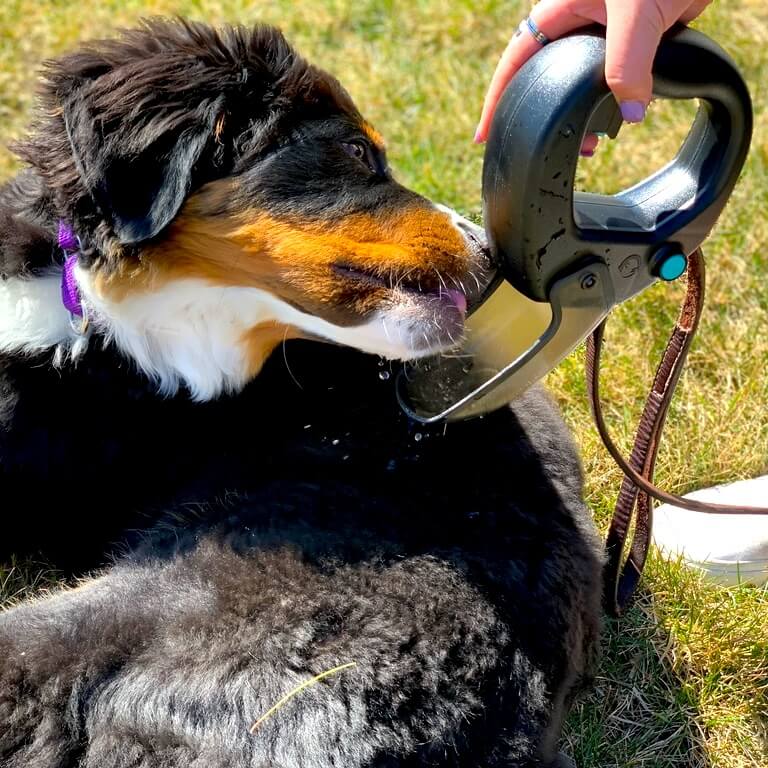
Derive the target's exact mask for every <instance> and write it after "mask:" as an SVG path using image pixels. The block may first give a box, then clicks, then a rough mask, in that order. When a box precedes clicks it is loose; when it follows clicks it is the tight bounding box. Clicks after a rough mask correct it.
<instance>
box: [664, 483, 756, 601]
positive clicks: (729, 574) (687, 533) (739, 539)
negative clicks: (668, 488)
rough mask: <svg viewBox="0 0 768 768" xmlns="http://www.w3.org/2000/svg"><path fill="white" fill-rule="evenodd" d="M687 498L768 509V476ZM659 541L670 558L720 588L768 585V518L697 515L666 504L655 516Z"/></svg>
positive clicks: (694, 494)
mask: <svg viewBox="0 0 768 768" xmlns="http://www.w3.org/2000/svg"><path fill="white" fill-rule="evenodd" d="M686 498H691V499H697V500H699V501H710V502H715V503H717V504H735V505H742V506H752V507H766V506H768V475H764V476H763V477H756V478H755V479H754V480H741V481H739V482H737V483H730V484H729V485H718V486H715V487H714V488H705V489H703V490H700V491H694V492H693V493H689V494H687V495H686ZM653 540H654V543H655V544H656V546H657V547H658V548H659V550H661V553H662V554H663V555H664V556H665V557H668V558H673V559H677V558H682V561H683V562H684V563H685V564H686V565H687V566H689V567H690V568H695V569H697V570H700V571H702V572H703V573H704V575H705V576H707V577H708V578H710V579H711V580H712V581H715V582H717V583H719V584H725V585H729V586H730V585H735V584H741V583H745V582H747V583H749V584H755V585H757V586H760V585H762V584H764V583H765V582H766V581H768V515H728V514H716V513H715V514H713V513H708V512H692V511H691V510H688V509H680V508H679V507H673V506H670V505H669V504H662V505H661V506H660V507H658V508H657V509H655V510H654V512H653Z"/></svg>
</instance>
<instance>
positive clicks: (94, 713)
mask: <svg viewBox="0 0 768 768" xmlns="http://www.w3.org/2000/svg"><path fill="white" fill-rule="evenodd" d="M17 151H18V152H19V154H20V155H21V156H22V157H23V158H24V159H25V160H26V161H27V162H28V164H29V167H28V169H27V170H25V171H23V172H22V173H21V174H20V175H19V176H18V177H17V178H16V179H14V180H13V181H12V182H10V184H8V185H6V187H4V188H3V190H2V192H0V209H1V210H2V215H1V216H0V222H1V223H2V228H3V234H2V240H1V242H2V245H1V246H0V248H2V261H1V262H0V263H2V270H1V271H2V274H3V282H2V283H0V317H1V318H2V322H0V329H1V330H0V349H1V350H2V356H3V357H2V360H1V361H0V370H1V371H2V373H1V374H0V375H2V384H0V387H1V389H0V392H1V396H2V407H1V408H0V419H2V445H0V456H1V457H2V472H3V476H2V482H3V485H4V488H5V489H7V493H5V498H6V499H7V502H8V503H6V505H4V506H5V510H6V515H9V516H13V517H14V519H21V520H24V521H27V522H28V528H29V532H30V534H34V536H33V535H30V536H29V537H28V538H29V539H33V538H34V539H35V542H34V543H35V545H36V546H37V545H41V544H42V545H44V546H43V548H44V549H48V550H49V551H52V550H56V549H57V547H56V545H57V544H58V545H60V546H59V547H58V550H59V554H62V555H69V556H70V557H72V562H73V563H74V562H75V561H77V563H78V565H77V567H82V560H81V559H80V555H81V554H82V553H84V552H88V551H91V552H93V551H96V552H98V553H101V552H103V551H105V550H104V549H103V540H104V539H107V538H114V537H115V536H116V535H117V532H118V531H121V532H123V531H125V528H126V526H129V525H133V526H134V527H136V526H138V527H140V528H141V530H140V531H139V532H137V533H134V534H130V533H127V532H126V533H124V534H122V535H121V539H122V542H123V546H122V553H121V555H120V556H119V558H118V560H117V562H116V563H115V564H114V565H112V566H110V567H108V568H106V569H104V570H103V572H102V573H101V575H99V576H97V577H95V578H92V579H90V580H88V581H86V582H83V583H82V585H81V586H80V587H79V588H77V589H71V590H63V591H60V592H58V593H56V594H53V595H51V596H49V597H45V598H42V599H38V600H35V601H30V602H27V603H22V604H19V605H17V606H15V607H12V608H11V609H10V610H7V611H6V612H5V613H4V614H2V615H0V723H2V724H3V728H0V765H2V766H4V768H17V767H20V766H25V768H27V767H29V766H35V767H37V766H40V768H48V767H49V766H50V767H51V768H53V766H67V765H79V766H84V767H86V766H93V767H94V768H95V767H96V766H98V767H99V768H123V767H125V768H127V767H128V766H132V767H136V766H146V767H147V768H149V767H150V766H153V767H160V766H162V768H176V767H179V768H181V766H185V767H186V766H190V765H199V766H206V768H215V766H228V767H229V768H233V767H234V768H240V766H243V767H245V766H274V767H275V768H278V767H280V768H293V767H294V766H316V767H317V768H320V767H323V768H325V767H326V766H328V767H329V768H330V766H345V768H346V767H349V768H356V767H357V766H359V767H360V768H363V766H366V767H374V766H376V767H377V768H383V767H384V766H388V767H389V766H391V767H392V768H394V766H402V767H403V768H405V766H412V767H414V768H415V766H427V765H440V766H462V767H466V768H469V766H480V765H483V766H502V765H503V766H550V765H560V764H563V761H562V759H561V758H560V757H559V756H558V753H557V741H558V737H559V732H560V727H561V723H562V720H563V717H564V716H565V713H566V712H567V709H568V706H569V704H570V702H571V700H572V698H573V696H574V695H575V694H576V693H577V692H578V690H579V689H580V688H581V687H582V686H583V685H584V684H586V682H587V681H588V680H589V676H590V673H591V670H592V666H593V663H594V659H595V655H596V649H597V643H598V635H599V602H600V594H601V584H600V563H601V556H600V554H599V544H598V541H597V538H596V536H595V532H594V529H593V527H592V524H591V521H590V518H589V514H588V511H587V510H586V508H585V506H584V504H583V502H582V493H581V491H582V489H581V473H580V468H579V463H578V459H577V456H576V452H575V450H574V447H573V445H572V443H571V441H570V438H569V436H568V434H567V431H566V430H565V428H564V426H563V424H562V422H561V421H560V419H559V417H558V415H557V413H556V410H555V409H554V408H553V406H552V405H551V404H550V403H549V401H548V400H547V399H546V398H545V397H544V396H543V395H542V393H541V392H539V391H536V390H534V391H532V392H530V393H529V394H527V395H526V396H525V397H524V398H521V399H520V400H519V401H517V402H516V403H514V404H513V405H512V406H510V407H509V408H504V409H502V410H499V411H497V412H495V413H493V414H489V415H488V416H486V417H485V418H483V419H478V420H474V421H469V422H465V423H460V424H452V425H450V426H449V427H448V428H447V429H444V428H442V427H441V428H430V429H422V428H417V427H415V426H414V425H413V424H411V423H409V422H408V420H407V419H406V418H405V417H404V416H403V415H402V413H401V412H400V410H399V408H398V406H397V404H396V399H395V397H394V389H393V377H392V376H390V375H388V374H389V372H390V371H389V367H388V364H387V363H385V362H384V361H383V360H380V359H378V358H377V357H376V355H380V356H382V357H383V358H390V359H393V358H394V359H413V358H417V357H419V356H422V355H427V354H431V353H433V352H435V351H438V350H441V349H446V348H449V347H451V346H453V345H454V343H455V342H456V340H457V339H458V338H459V337H460V335H461V333H462V329H463V320H464V314H465V311H466V308H467V304H468V303H469V304H471V303H472V302H473V301H474V300H475V298H476V297H475V296H474V295H473V294H472V290H475V291H478V292H480V291H482V288H483V286H484V284H485V283H486V282H487V280H488V271H489V269H488V267H489V265H488V261H487V259H488V256H487V253H486V251H485V249H484V247H483V244H482V237H481V235H480V234H479V233H478V231H477V229H476V228H473V227H472V226H471V225H470V224H469V223H467V222H465V221H463V220H461V219H459V218H458V217H456V216H455V215H454V214H452V213H450V212H448V211H446V210H444V209H442V208H440V207H438V206H436V205H434V204H433V203H430V202H429V201H427V200H424V199H423V198H421V197H419V196H418V195H416V194H415V193H413V192H411V191H409V190H406V189H404V188H403V187H401V186H400V185H398V184H397V183H396V182H395V181H394V180H393V179H392V177H391V175H390V173H389V170H388V168H387V164H386V155H385V151H384V145H383V141H382V139H381V137H380V136H379V134H378V133H377V132H376V131H375V129H374V128H373V127H372V126H370V125H369V124H368V123H367V122H366V121H365V120H364V119H363V118H362V117H361V116H360V114H359V112H358V111H357V109H356V108H355V107H354V105H353V103H352V101H351V100H350V98H349V96H348V95H347V94H346V93H345V91H344V90H343V89H342V88H341V86H340V85H339V84H338V82H337V81H336V80H334V79H333V78H332V77H331V76H330V75H328V74H326V73H324V72H323V71H321V70H319V69H316V68H314V67H312V66H311V65H309V64H307V63H306V62H305V61H304V60H302V59H301V58H300V57H299V56H298V55H297V54H296V53H295V52H294V51H293V50H292V49H291V48H290V47H289V46H288V44H287V43H286V42H285V40H284V39H283V37H282V36H281V35H280V33H279V32H278V31H276V30H274V29H271V28H264V27H257V28H255V29H253V30H245V29H241V28H227V29H224V30H221V31H218V32H217V31H214V30H212V29H210V28H208V27H205V26H203V25H197V24H187V23H182V22H175V23H169V22H163V21H156V22H151V23H147V24H145V25H144V26H143V27H141V28H140V29H137V30H134V31H131V32H127V33H125V34H124V35H123V36H122V37H121V38H119V39H117V40H113V41H107V42H103V43H98V44H94V45H92V46H90V47H85V48H83V49H81V50H80V51H79V52H77V53H74V54H72V55H70V56H66V57H64V58H62V59H60V60H58V61H57V62H54V63H52V64H51V65H49V67H48V69H47V71H46V80H45V83H44V86H43V101H42V107H41V111H40V115H39V119H38V122H37V123H36V125H35V126H33V128H32V130H31V132H30V135H29V137H28V138H27V139H26V140H25V141H24V142H22V143H21V144H20V145H19V147H18V148H17ZM59 230H63V231H64V232H65V235H66V233H69V235H66V236H65V237H64V238H63V240H62V242H63V243H64V244H67V243H69V247H68V248H67V254H66V255H67V257H68V262H67V265H66V266H65V267H64V269H63V270H62V265H61V254H60V250H59V248H58V244H57V233H58V232H59ZM75 236H76V237H75ZM73 242H77V245H76V247H74V246H73ZM62 271H63V273H64V280H65V287H64V292H65V294H67V295H68V297H69V302H68V305H67V306H65V304H64V303H62V298H61V296H60V291H61V283H62ZM67 281H69V282H67ZM473 286H474V288H473ZM72 301H74V302H75V308H76V310H78V311H79V312H81V313H82V317H81V316H80V315H79V314H76V316H75V317H74V318H73V317H71V316H70V315H71V311H70V308H68V307H71V306H72ZM318 339H321V340H324V341H329V342H334V344H332V345H329V344H326V343H320V342H318ZM276 347H281V348H282V354H276V355H271V353H272V351H273V350H274V349H275V348H276ZM371 353H373V354H371ZM61 545H63V546H61ZM6 546H7V548H8V549H10V550H13V549H15V548H16V547H17V546H18V542H11V543H10V544H6ZM61 549H64V550H65V551H64V552H61ZM73 551H74V552H75V553H76V554H77V557H75V555H73V554H72V553H73ZM74 567H75V566H74V565H73V568H74Z"/></svg>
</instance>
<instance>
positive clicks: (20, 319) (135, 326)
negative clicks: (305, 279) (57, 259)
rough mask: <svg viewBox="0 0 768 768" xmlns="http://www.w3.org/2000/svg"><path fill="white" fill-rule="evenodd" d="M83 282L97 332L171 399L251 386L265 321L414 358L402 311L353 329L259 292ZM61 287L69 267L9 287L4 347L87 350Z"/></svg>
mask: <svg viewBox="0 0 768 768" xmlns="http://www.w3.org/2000/svg"><path fill="white" fill-rule="evenodd" d="M75 278H76V280H77V283H78V286H79V288H80V291H81V294H82V298H83V303H84V304H85V306H86V309H87V314H88V316H89V318H90V324H91V328H92V329H94V330H96V331H98V332H99V334H100V335H101V336H103V337H104V338H105V339H107V340H113V341H114V342H115V344H116V345H117V346H118V348H119V349H120V350H121V351H122V352H123V353H124V354H125V355H127V356H128V358H129V359H131V360H133V361H134V363H135V364H136V365H137V366H138V368H139V369H141V370H142V371H143V372H144V373H145V374H147V375H148V376H149V377H150V378H152V379H153V380H155V381H156V382H157V384H158V388H159V390H160V391H161V392H163V393H165V394H173V393H174V392H176V391H177V390H178V389H179V387H180V386H181V385H185V386H186V387H187V388H188V389H189V391H190V394H191V395H192V397H193V398H195V399H196V400H209V399H211V398H214V397H216V396H217V395H219V394H220V393H222V392H236V391H237V390H239V389H240V388H242V387H243V386H244V384H245V383H246V382H247V380H248V378H249V376H250V375H251V373H252V362H251V361H250V360H249V359H248V348H247V343H246V342H245V337H246V335H247V333H248V332H249V331H250V330H252V329H253V328H255V327H257V326H259V325H261V324H263V323H270V322H272V323H277V324H279V325H282V326H286V327H292V328H296V329H299V330H300V331H301V332H302V333H303V334H304V335H307V336H314V337H318V338H323V339H327V340H329V341H335V342H337V343H340V344H345V345H349V346H353V347H357V348H358V349H361V350H363V351H367V352H375V353H378V354H384V355H386V356H388V357H391V358H395V359H396V358H405V357H409V356H410V357H412V356H413V352H412V351H411V349H410V344H409V332H408V327H407V326H408V317H407V312H403V311H402V310H401V311H393V312H388V313H386V315H385V314H384V313H376V314H375V315H374V316H373V317H372V318H371V319H370V320H369V321H368V322H366V323H364V324H361V325H357V326H354V327H348V328H344V327H340V326H337V325H334V324H332V323H329V322H327V321H325V320H322V319H320V318H318V317H315V316H313V315H309V314H307V313H304V312H301V311H300V310H298V309H296V308H295V307H292V306H291V305H289V304H286V303H285V302H284V301H282V300H280V299H278V298H276V297H275V296H273V295H271V294H270V293H268V292H266V291H263V290H261V289H258V288H243V287H221V286H216V285H211V284H209V283H206V282H205V281H203V280H198V279H182V280H175V281H173V282H170V283H167V284H166V285H165V286H163V287H161V288H159V289H157V290H154V291H151V292H146V293H136V294H133V295H128V296H127V297H125V298H124V299H122V300H121V301H108V300H105V299H104V298H103V297H101V296H100V295H99V293H98V292H97V291H96V290H94V288H93V285H92V281H91V278H90V275H89V273H88V272H87V271H86V270H84V269H82V268H80V267H77V268H76V269H75ZM60 283H61V272H60V271H59V270H54V271H52V272H50V273H48V274H46V275H45V276H42V277H40V276H37V277H30V278H28V279H20V278H12V279H9V280H6V281H4V282H2V283H0V351H2V352H22V353H36V352H42V351H44V350H46V349H55V357H54V360H55V361H56V362H59V363H60V362H63V361H65V360H66V359H68V358H73V359H74V358H77V356H78V355H79V354H80V353H81V352H82V351H83V350H84V349H85V346H86V344H87V338H86V337H84V336H79V335H78V334H77V333H76V332H75V331H74V330H73V328H72V325H71V323H70V317H69V312H68V311H67V310H66V309H65V307H64V306H63V304H62V301H61V286H60Z"/></svg>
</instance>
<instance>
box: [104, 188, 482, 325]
mask: <svg viewBox="0 0 768 768" xmlns="http://www.w3.org/2000/svg"><path fill="white" fill-rule="evenodd" d="M232 197H233V189H232V182H231V181H221V182H214V183H212V184H209V185H207V186H206V187H204V188H203V189H202V190H201V191H200V192H199V193H197V194H196V195H194V196H193V197H191V198H190V200H189V201H188V202H187V204H186V205H185V207H184V209H183V210H182V212H181V213H180V215H179V216H178V217H177V219H176V220H175V221H174V223H173V224H172V225H171V227H170V228H169V231H168V233H167V235H166V237H165V238H164V239H163V240H162V241H161V242H158V243H156V244H153V245H150V246H147V247H145V248H144V249H143V250H142V252H141V255H140V258H139V259H138V260H135V261H133V262H130V261H128V260H122V262H123V263H121V266H120V267H118V268H117V269H116V270H112V271H110V272H109V274H98V275H96V276H95V280H94V286H95V288H96V290H97V291H98V292H99V293H100V294H102V295H103V296H105V297H108V298H109V299H110V300H113V301H119V300H121V299H122V298H125V297H126V296H128V295H129V294H134V293H136V292H141V291H152V290H154V289H157V288H158V287H160V286H162V285H164V284H165V283H167V282H168V281H171V280H176V279H183V278H199V279H203V280H206V281H207V282H209V283H211V284H214V285H222V286H239V287H255V288H261V289H263V290H266V291H269V292H270V293H272V294H273V295H274V296H277V297H279V298H281V299H283V300H284V301H286V302H288V303H290V304H293V305H294V306H297V307H299V308H301V309H303V310H304V311H306V312H310V313H312V314H315V315H317V316H319V317H324V318H325V319H328V320H330V321H331V322H338V323H339V324H354V323H359V322H362V320H363V319H364V318H365V317H366V316H367V315H368V314H369V313H370V312H371V311H373V310H375V309H377V308H379V307H380V306H382V305H384V304H385V303H386V302H387V301H391V297H392V293H391V291H390V290H389V285H396V284H397V283H398V282H399V281H401V280H407V281H409V282H413V284H417V283H418V282H420V281H422V280H423V281H424V288H425V289H431V290H437V289H438V286H439V284H440V281H441V280H443V281H445V280H450V279H451V278H460V277H461V276H462V275H463V274H464V272H465V271H466V269H467V267H468V263H469V252H468V249H467V245H466V243H465V242H464V238H463V237H462V235H461V234H460V233H459V231H458V230H457V229H456V228H455V227H454V226H453V225H452V224H451V223H450V220H449V217H448V215H447V214H446V213H444V212H442V211H439V210H437V209H436V208H433V207H432V206H431V205H429V204H427V203H423V204H422V203H421V202H420V201H418V200H417V201H416V202H415V203H411V204H409V205H407V206H405V207H403V208H402V209H400V210H397V211H396V212H394V213H392V212H387V213H382V214H381V215H370V214H353V215H350V216H346V217H344V218H342V219H339V220H337V221H327V222H317V221H311V222H310V221H301V220H298V219H291V220H288V219H285V218H279V217H276V216H274V215H272V214H270V213H268V212H265V211H260V210H255V209H253V210H246V211H241V212H238V213H236V214H232V213H221V211H222V210H225V209H226V205H225V204H224V203H225V202H226V201H228V200H231V199H232ZM336 267H342V268H350V269H351V270H360V271H361V272H364V273H367V274H370V275H374V276H378V278H380V279H381V281H382V282H383V283H384V285H380V284H376V282H375V281H371V282H370V283H367V282H366V281H365V280H364V279H361V280H360V281H355V280H354V279H350V278H349V275H346V276H344V275H342V274H340V273H339V271H338V270H337V269H335V268H336ZM450 287H454V286H453V285H451V286H450ZM282 332H283V331H281V333H282ZM281 338H282V336H281Z"/></svg>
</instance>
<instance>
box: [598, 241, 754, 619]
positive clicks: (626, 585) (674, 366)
mask: <svg viewBox="0 0 768 768" xmlns="http://www.w3.org/2000/svg"><path fill="white" fill-rule="evenodd" d="M687 277H688V287H687V291H686V295H685V299H684V301H683V306H682V309H681V312H680V316H679V318H678V320H677V323H676V324H675V328H674V330H673V332H672V335H671V336H670V338H669V341H668V343H667V347H666V349H665V350H664V355H663V356H662V359H661V362H660V363H659V367H658V368H657V370H656V375H655V377H654V380H653V386H652V388H651V391H650V393H649V395H648V399H647V400H646V403H645V407H644V408H643V413H642V416H641V418H640V423H639V425H638V428H637V432H636V434H635V442H634V445H633V447H632V452H631V454H630V457H629V461H627V460H626V459H625V458H624V457H623V456H622V454H621V452H620V451H619V449H618V448H617V447H616V444H615V443H614V442H613V440H612V438H611V436H610V434H609V433H608V428H607V426H606V424H605V419H604V417H603V411H602V406H601V404H600V381H599V379H600V358H601V352H602V347H603V338H604V335H605V321H603V322H602V323H601V324H600V325H599V326H598V327H597V328H596V329H595V331H594V332H593V333H592V335H591V336H590V337H589V339H588V340H587V360H586V369H587V389H588V393H589V399H590V404H591V407H592V415H593V417H594V420H595V424H596V426H597V431H598V432H599V434H600V437H601V439H602V441H603V443H604V444H605V447H606V449H607V450H608V452H609V453H610V454H611V456H612V457H613V459H614V461H615V462H616V463H617V464H618V466H619V467H620V468H621V470H622V472H623V473H624V479H623V480H622V484H621V490H620V491H619V496H618V499H617V501H616V506H615V508H614V512H613V518H612V520H611V526H610V529H609V531H608V536H607V538H606V551H607V555H608V560H607V562H606V566H605V606H606V609H607V611H608V612H609V613H610V614H611V615H613V616H620V615H621V614H622V613H623V612H624V610H625V609H626V607H627V605H629V603H630V601H631V599H632V595H633V593H634V591H635V588H636V586H637V583H638V582H639V580H640V575H641V573H642V571H643V567H644V566H645V561H646V559H647V557H648V549H649V546H650V539H651V527H652V523H653V509H652V506H651V502H650V497H653V498H655V499H658V500H659V501H662V502H664V503H666V504H671V505H673V506H676V507H683V508H684V509H689V510H693V511H696V512H706V513H720V514H722V513H726V514H734V515H745V514H760V515H766V514H768V508H766V507H739V506H732V505H728V504H714V503H709V502H703V501H697V500H696V499H686V498H683V497H682V496H676V495H674V494H671V493H667V492H666V491H663V490H661V489H660V488H657V487H656V486H655V485H654V484H653V482H652V481H653V470H654V466H655V463H656V456H657V454H658V449H659V443H660V440H661V433H662V431H663V429H664V422H665V420H666V415H667V411H668V409H669V404H670V402H671V400H672V397H673V395H674V392H675V387H676V386H677V383H678V381H679V379H680V374H681V373H682V370H683V367H684V365H685V360H686V358H687V356H688V350H689V349H690V346H691V343H692V342H693V337H694V335H695V333H696V329H697V328H698V325H699V319H700V317H701V312H702V309H703V306H704V286H705V271H704V258H703V255H702V253H701V250H700V249H697V250H696V251H694V253H693V254H691V256H690V258H689V262H688V274H687ZM635 507H636V513H637V514H636V519H635V530H634V533H633V536H632V541H631V543H630V549H629V553H628V555H627V558H626V561H625V562H624V564H623V566H622V563H621V559H622V556H623V552H624V548H625V543H626V539H627V536H628V534H629V528H630V524H631V522H632V518H633V511H635Z"/></svg>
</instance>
